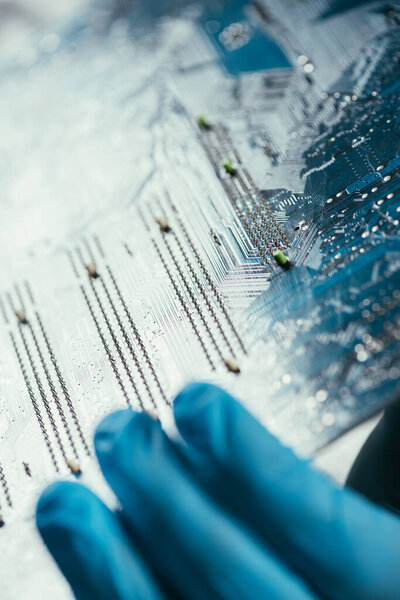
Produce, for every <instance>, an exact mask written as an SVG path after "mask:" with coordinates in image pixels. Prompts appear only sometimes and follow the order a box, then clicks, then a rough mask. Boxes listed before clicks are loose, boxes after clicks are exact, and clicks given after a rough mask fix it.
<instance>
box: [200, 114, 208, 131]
mask: <svg viewBox="0 0 400 600" xmlns="http://www.w3.org/2000/svg"><path fill="white" fill-rule="evenodd" d="M197 123H198V126H199V127H200V129H211V123H210V121H209V120H208V119H207V117H205V116H204V115H200V116H199V117H198V118H197Z"/></svg>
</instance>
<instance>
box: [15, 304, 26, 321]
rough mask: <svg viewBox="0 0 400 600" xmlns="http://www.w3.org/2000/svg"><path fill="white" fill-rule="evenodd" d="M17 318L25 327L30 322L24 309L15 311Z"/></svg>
mask: <svg viewBox="0 0 400 600" xmlns="http://www.w3.org/2000/svg"><path fill="white" fill-rule="evenodd" d="M15 316H16V317H17V319H18V321H19V322H20V323H22V324H23V325H25V324H26V323H27V322H28V320H27V318H26V314H25V311H24V310H23V309H22V308H20V309H18V310H16V311H15Z"/></svg>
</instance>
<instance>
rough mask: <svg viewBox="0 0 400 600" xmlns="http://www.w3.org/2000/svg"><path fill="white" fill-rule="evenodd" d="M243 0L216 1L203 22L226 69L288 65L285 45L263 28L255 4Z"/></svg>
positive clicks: (240, 70) (237, 71)
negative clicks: (256, 15)
mask: <svg viewBox="0 0 400 600" xmlns="http://www.w3.org/2000/svg"><path fill="white" fill-rule="evenodd" d="M251 9H252V7H251V4H249V3H248V2H246V1H244V0H229V1H228V2H226V1H225V2H223V1H220V2H216V3H214V4H212V5H211V6H210V8H207V10H206V11H205V13H204V14H203V16H202V19H201V22H202V25H203V27H204V30H205V32H206V34H207V35H208V36H209V37H210V39H211V41H212V43H213V44H214V46H215V48H216V49H217V52H218V54H219V57H220V60H221V62H222V65H223V67H224V69H225V71H226V72H227V73H228V74H229V75H231V76H233V77H235V76H238V75H240V74H242V73H249V72H257V71H268V70H270V69H289V68H290V67H291V63H290V62H289V59H288V58H287V56H286V55H285V53H284V51H283V50H282V48H281V47H280V46H279V45H278V44H277V43H276V41H274V40H273V39H271V38H270V37H269V36H268V35H267V33H266V31H265V30H264V31H263V30H262V29H261V27H260V24H259V22H257V21H256V19H255V10H256V9H255V8H254V7H253V10H251Z"/></svg>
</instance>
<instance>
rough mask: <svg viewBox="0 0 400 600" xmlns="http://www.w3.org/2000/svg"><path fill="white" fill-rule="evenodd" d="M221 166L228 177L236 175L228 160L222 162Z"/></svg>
mask: <svg viewBox="0 0 400 600" xmlns="http://www.w3.org/2000/svg"><path fill="white" fill-rule="evenodd" d="M222 166H223V167H224V169H225V171H226V172H227V173H229V175H236V167H234V166H233V163H232V161H231V160H230V159H229V158H225V159H224V160H223V161H222Z"/></svg>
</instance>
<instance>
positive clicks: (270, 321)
mask: <svg viewBox="0 0 400 600" xmlns="http://www.w3.org/2000/svg"><path fill="white" fill-rule="evenodd" d="M107 6H108V5H107V3H105V5H104V6H102V4H101V3H100V5H95V6H93V7H91V6H89V7H86V9H85V11H81V12H78V14H77V16H76V18H74V20H73V21H70V22H68V23H64V24H62V25H60V26H59V27H58V28H57V29H52V30H46V31H43V32H41V34H40V35H39V36H37V37H35V38H34V39H32V43H31V44H30V45H29V46H28V47H25V48H24V51H23V52H21V54H20V55H19V56H16V57H15V56H14V57H13V58H12V60H11V59H10V60H7V61H5V60H3V62H2V63H0V70H1V73H2V78H1V82H0V108H1V110H0V128H1V131H2V136H1V138H0V179H1V182H2V200H1V203H0V220H1V223H2V237H1V241H0V255H1V261H2V267H3V268H2V272H1V274H0V286H1V293H0V328H1V335H0V384H1V388H0V403H1V412H0V506H1V510H0V512H1V521H0V524H1V529H0V547H1V550H0V552H1V556H2V562H1V567H0V573H1V574H2V598H4V599H7V600H8V599H16V598H18V599H20V598H29V599H31V598H32V599H35V598H47V597H49V598H52V599H54V600H58V599H60V600H61V599H66V598H70V597H71V592H70V590H69V589H68V586H67V585H66V584H65V583H64V581H63V580H62V578H61V576H60V575H59V574H58V572H57V571H56V569H55V567H54V565H53V564H52V562H51V559H50V558H49V557H48V555H47V553H46V551H45V549H44V547H43V545H42V542H41V540H40V539H39V536H38V534H37V533H36V531H35V524H34V510H35V503H36V501H37V498H38V495H39V493H40V491H41V490H42V489H43V488H44V486H45V485H46V484H48V483H50V482H51V481H53V480H54V479H56V478H72V479H73V478H79V479H80V480H81V481H82V482H83V483H86V484H88V485H93V486H94V487H95V488H96V486H97V487H98V486H101V478H100V475H99V473H98V469H97V467H96V463H95V460H94V458H93V445H92V436H93V431H94V428H95V426H96V424H97V423H98V422H99V420H100V419H101V418H102V417H103V416H104V415H105V414H107V413H109V412H110V411H112V410H114V409H117V408H121V407H124V406H132V407H133V408H134V409H135V410H139V411H140V410H146V411H149V412H152V413H156V414H157V416H158V418H159V419H160V421H161V423H162V424H163V426H164V427H165V429H166V430H167V431H170V432H171V435H173V429H174V424H173V416H172V405H173V399H174V396H175V394H176V393H177V392H178V391H179V389H180V388H181V387H182V386H183V385H185V383H187V382H189V381H193V380H207V381H211V382H214V383H216V384H219V385H222V386H223V387H225V388H226V389H228V390H229V391H230V392H232V393H233V394H234V395H235V396H236V397H237V398H239V399H240V400H241V401H242V402H243V403H244V404H245V405H246V406H247V407H248V409H249V410H250V411H251V412H253V413H254V414H255V415H256V416H257V418H259V419H260V421H261V422H262V423H263V424H265V426H267V427H268V428H269V429H270V430H271V431H273V432H274V433H276V434H277V435H278V436H279V437H280V438H281V439H282V440H283V442H284V443H287V444H289V445H291V446H292V447H293V448H295V449H296V450H297V451H298V452H299V453H302V454H305V455H312V454H313V453H314V452H316V451H317V450H318V449H320V448H321V447H323V446H324V445H326V444H328V443H329V442H330V441H332V440H333V439H335V438H337V437H338V436H339V435H341V434H342V433H343V432H345V431H347V430H348V429H349V428H351V427H353V426H354V425H356V424H358V423H360V422H361V421H362V420H364V419H366V418H367V417H368V416H370V415H372V414H374V413H376V412H377V411H379V410H382V409H383V408H384V406H385V405H387V404H388V403H390V402H392V401H395V400H396V398H397V397H398V394H399V389H400V384H399V376H400V368H399V355H400V274H399V272H400V237H399V219H400V204H399V197H400V183H399V169H400V150H399V148H400V144H399V126H400V103H399V93H400V28H399V25H400V7H399V9H397V7H396V5H395V4H392V5H390V6H389V5H388V4H387V3H386V2H365V1H364V2H362V1H360V0H358V1H357V2H356V1H353V2H340V1H339V0H331V1H328V0H308V1H305V0H302V1H300V0H280V2H272V1H268V0H254V1H249V2H247V1H246V0H226V1H223V0H221V1H214V0H212V1H209V2H204V3H202V4H201V5H200V4H192V3H190V2H175V3H174V2H145V1H143V2H140V1H137V2H132V3H119V4H117V5H116V8H114V9H113V10H111V9H110V8H109V7H107ZM96 489H97V488H96Z"/></svg>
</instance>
